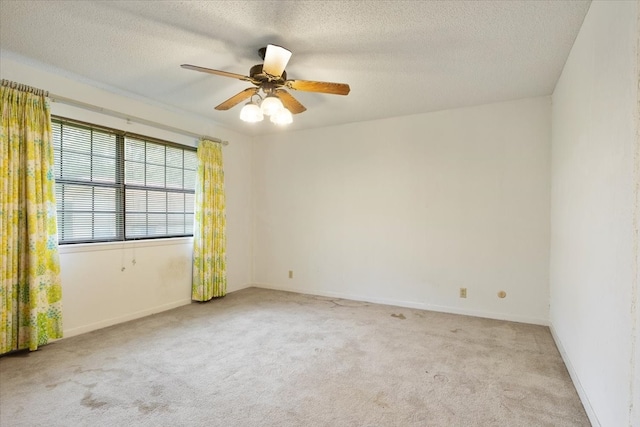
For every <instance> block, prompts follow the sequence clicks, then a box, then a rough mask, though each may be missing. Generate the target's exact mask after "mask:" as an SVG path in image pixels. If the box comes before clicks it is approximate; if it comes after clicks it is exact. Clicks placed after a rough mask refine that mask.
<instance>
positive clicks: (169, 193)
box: [52, 117, 197, 244]
mask: <svg viewBox="0 0 640 427" xmlns="http://www.w3.org/2000/svg"><path fill="white" fill-rule="evenodd" d="M52 136H53V146H54V155H55V175H56V177H55V178H56V199H57V212H58V241H59V243H60V244H66V243H86V242H106V241H119V240H132V239H148V238H156V237H179V236H191V235H193V207H194V189H195V178H196V168H197V156H196V150H195V149H194V148H190V147H185V146H181V145H178V144H172V143H170V142H166V141H160V140H156V139H153V138H149V137H144V136H140V135H131V134H128V133H124V132H121V131H117V130H115V129H108V128H102V127H98V126H94V125H90V124H86V123H79V122H75V121H70V120H67V119H62V118H57V117H56V118H52Z"/></svg>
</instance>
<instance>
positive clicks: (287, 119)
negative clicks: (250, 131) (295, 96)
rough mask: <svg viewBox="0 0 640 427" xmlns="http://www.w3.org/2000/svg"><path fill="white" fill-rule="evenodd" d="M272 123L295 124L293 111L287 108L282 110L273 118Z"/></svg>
mask: <svg viewBox="0 0 640 427" xmlns="http://www.w3.org/2000/svg"><path fill="white" fill-rule="evenodd" d="M270 120H271V123H275V124H277V125H288V124H289V123H293V115H292V114H291V111H289V110H287V109H286V108H284V107H283V108H282V109H281V110H280V111H278V112H277V113H276V114H274V115H272V116H271V119H270Z"/></svg>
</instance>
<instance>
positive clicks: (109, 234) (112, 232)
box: [93, 213, 118, 240]
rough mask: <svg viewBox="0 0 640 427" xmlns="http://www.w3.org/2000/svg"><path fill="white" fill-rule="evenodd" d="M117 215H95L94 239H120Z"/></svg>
mask: <svg viewBox="0 0 640 427" xmlns="http://www.w3.org/2000/svg"><path fill="white" fill-rule="evenodd" d="M116 224H117V223H116V214H115V213H112V214H108V213H96V214H94V215H93V228H94V235H93V238H94V239H100V240H105V239H113V238H116V237H118V234H117V227H116Z"/></svg>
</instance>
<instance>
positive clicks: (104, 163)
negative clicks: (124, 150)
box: [92, 157, 117, 182]
mask: <svg viewBox="0 0 640 427" xmlns="http://www.w3.org/2000/svg"><path fill="white" fill-rule="evenodd" d="M92 162H93V164H92V169H93V170H92V173H93V181H97V182H116V179H117V169H116V159H112V158H108V157H93V159H92Z"/></svg>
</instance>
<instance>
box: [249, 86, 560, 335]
mask: <svg viewBox="0 0 640 427" xmlns="http://www.w3.org/2000/svg"><path fill="white" fill-rule="evenodd" d="M550 121H551V116H550V98H548V97H542V98H535V99H525V100H520V101H513V102H506V103H500V104H491V105H484V106H479V107H472V108H463V109H457V110H450V111H441V112H436V113H430V114H421V115H414V116H408V117H399V118H391V119H386V120H378V121H372V122H362V123H354V124H349V125H343V126H336V127H330V128H323V129H317V130H309V131H300V132H291V133H280V134H275V135H268V136H262V137H257V138H256V143H255V146H254V168H255V172H254V177H253V178H254V192H253V194H254V198H255V200H254V203H255V224H254V226H255V243H254V245H255V246H254V253H255V264H254V278H255V281H256V283H258V284H259V285H260V286H264V287H270V288H278V289H286V290H293V291H299V292H305V293H311V294H320V295H331V296H340V297H347V298H354V299H360V300H368V301H374V302H386V303H390V304H397V305H404V306H411V307H419V308H426V309H433V310H442V311H448V312H454V313H466V314H474V315H478V316H486V317H493V318H505V319H512V320H518V321H524V322H531V323H540V324H546V323H547V319H548V305H549V294H548V263H549V252H548V251H549V191H550V189H549V175H550V132H551V130H550ZM289 270H293V272H294V277H293V279H289V278H288V271H289ZM460 287H466V288H468V298H466V299H461V298H459V296H458V295H459V288H460ZM501 290H504V291H505V292H506V293H507V297H506V298H505V299H499V298H498V297H497V293H498V292H499V291H501Z"/></svg>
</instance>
